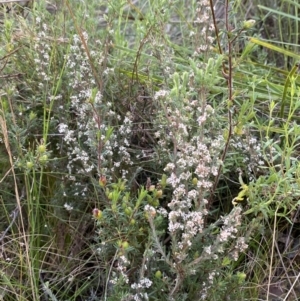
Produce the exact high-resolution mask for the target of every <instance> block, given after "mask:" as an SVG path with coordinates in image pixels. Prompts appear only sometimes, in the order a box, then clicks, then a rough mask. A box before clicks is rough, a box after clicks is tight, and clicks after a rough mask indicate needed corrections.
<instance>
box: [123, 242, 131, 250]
mask: <svg viewBox="0 0 300 301" xmlns="http://www.w3.org/2000/svg"><path fill="white" fill-rule="evenodd" d="M122 248H123V249H124V250H126V249H128V248H129V243H128V241H123V242H122Z"/></svg>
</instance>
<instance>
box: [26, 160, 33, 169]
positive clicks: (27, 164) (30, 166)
mask: <svg viewBox="0 0 300 301" xmlns="http://www.w3.org/2000/svg"><path fill="white" fill-rule="evenodd" d="M26 167H27V168H29V169H31V168H32V167H33V162H31V161H28V162H26Z"/></svg>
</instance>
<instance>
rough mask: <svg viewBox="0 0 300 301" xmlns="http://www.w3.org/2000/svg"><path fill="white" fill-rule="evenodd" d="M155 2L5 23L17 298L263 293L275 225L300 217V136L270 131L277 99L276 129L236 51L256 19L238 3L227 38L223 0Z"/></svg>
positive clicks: (7, 178)
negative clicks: (220, 16) (299, 203)
mask: <svg viewBox="0 0 300 301" xmlns="http://www.w3.org/2000/svg"><path fill="white" fill-rule="evenodd" d="M154 2H155V1H154ZM154 2H153V3H152V2H151V3H150V2H149V3H148V2H147V3H145V4H144V5H141V6H139V4H136V3H134V4H133V3H130V4H129V2H127V1H119V0H118V1H117V0H112V1H110V2H109V3H106V2H103V3H102V2H101V3H100V4H98V2H96V3H94V2H93V1H92V3H88V4H87V3H82V2H80V3H79V2H78V1H74V2H73V1H66V2H65V6H64V7H60V6H59V5H58V7H57V9H58V10H57V14H56V15H50V14H49V13H48V12H47V11H46V10H45V8H47V6H46V4H45V2H43V1H41V2H39V3H35V4H34V7H33V9H32V10H30V9H27V8H25V7H24V8H23V10H22V14H20V13H19V11H13V13H12V16H8V15H6V14H4V23H3V32H1V43H2V44H3V46H5V47H3V48H0V49H1V50H0V56H1V60H0V62H1V61H2V60H3V61H4V64H3V67H1V68H0V69H1V71H3V72H4V73H5V75H4V77H0V79H1V80H2V79H3V78H4V79H5V80H4V81H3V85H1V87H0V89H1V90H0V97H1V109H0V125H1V145H0V147H1V149H2V150H3V154H4V155H3V156H4V159H3V160H2V157H0V164H1V167H3V168H2V169H3V174H2V180H1V185H2V184H3V185H4V186H3V187H4V188H3V204H2V206H3V210H2V211H3V214H1V216H0V217H1V220H2V219H3V220H5V221H6V222H5V223H4V226H3V228H2V226H1V231H2V232H1V236H0V242H1V244H2V245H1V251H0V265H1V277H2V278H1V280H0V281H1V285H0V287H1V291H0V294H1V297H3V298H4V299H5V300H48V299H49V300H50V299H51V300H110V301H113V300H116V301H120V300H124V301H125V300H135V301H139V300H140V301H142V300H225V299H227V298H230V299H232V300H241V299H243V300H246V298H248V297H249V298H250V297H253V295H254V296H256V297H257V293H256V292H255V293H254V294H253V292H251V289H249V288H248V287H247V286H246V285H247V281H248V280H252V279H251V277H253V278H255V277H256V274H255V272H256V271H255V269H253V270H251V273H250V272H248V270H247V267H248V266H249V265H250V264H251V263H252V261H251V260H250V259H249V258H250V257H251V255H252V254H253V252H255V248H256V247H257V245H256V244H258V243H257V241H259V236H260V235H263V233H264V231H265V230H266V228H265V227H264V224H263V223H261V221H262V220H266V221H268V219H269V218H270V217H272V218H273V217H275V218H276V217H277V216H279V215H278V214H281V215H280V216H281V217H283V218H287V219H288V217H287V216H286V215H292V214H294V213H295V210H296V205H295V204H294V203H293V202H294V196H297V195H298V194H297V193H298V189H297V184H298V182H297V181H298V174H299V170H298V169H299V168H298V166H297V163H296V159H295V158H293V156H292V153H293V150H294V149H295V148H296V146H297V143H296V142H297V135H298V134H299V133H298V127H297V126H296V124H292V122H291V120H290V118H289V119H288V122H287V125H286V127H287V128H286V132H288V133H289V134H287V137H288V138H287V137H285V140H284V141H285V142H283V146H282V145H280V143H279V142H278V141H275V139H273V138H272V137H269V136H268V135H267V137H266V138H261V137H259V135H258V134H257V131H258V130H260V131H261V132H262V133H264V131H266V132H267V133H270V132H272V130H271V129H272V122H273V121H277V120H276V118H274V120H273V121H272V120H271V119H273V115H272V114H274V115H276V114H275V113H274V112H276V110H275V104H274V102H272V103H271V105H270V107H269V108H268V110H269V115H268V116H269V117H270V118H269V119H270V120H269V124H268V123H267V122H265V120H263V119H260V116H259V114H256V112H255V110H254V107H255V105H256V97H257V94H256V92H255V91H256V90H255V89H256V84H257V85H258V83H259V82H260V80H258V79H257V78H253V79H249V78H248V77H246V75H247V76H249V77H250V75H249V74H251V72H252V70H251V69H250V68H251V67H249V66H248V65H249V64H248V62H247V64H244V63H243V59H245V57H247V53H244V52H243V53H242V54H241V55H240V56H239V54H238V52H236V53H235V52H234V51H235V47H237V46H238V44H239V43H240V42H241V41H244V39H245V35H247V32H248V30H250V29H251V28H253V26H254V24H255V22H254V21H253V20H248V21H246V22H238V21H237V20H236V19H235V18H236V16H235V15H234V14H233V13H230V12H233V11H234V10H233V9H232V10H231V9H230V7H229V5H228V3H227V5H226V7H227V8H226V9H227V11H225V14H226V15H227V16H228V18H225V21H224V22H223V23H224V24H225V25H224V28H223V29H222V30H220V31H218V28H219V27H218V26H220V25H219V24H217V23H218V22H219V21H220V20H216V19H214V16H213V15H212V11H211V9H212V8H211V5H210V1H204V0H202V1H189V6H190V8H189V9H188V10H186V7H184V6H182V5H183V4H182V3H178V2H174V1H165V0H163V1H158V2H157V3H156V2H155V3H154ZM190 2H191V3H190ZM71 3H72V5H70V4H71ZM101 4H103V5H101ZM89 5H90V6H89ZM179 7H180V9H181V11H182V13H180V11H179ZM233 7H234V6H233ZM223 9H224V8H223ZM60 10H62V11H60ZM24 12H27V14H24ZM95 14H96V16H95ZM65 15H67V17H65ZM26 17H27V18H26ZM231 18H232V19H233V20H234V21H236V22H233V23H234V24H235V27H236V28H233V25H232V24H229V23H230V20H231ZM229 19H230V20H229ZM16 20H19V21H20V22H19V23H16ZM67 20H68V21H67ZM95 20H98V21H99V22H95ZM174 20H179V21H174ZM187 20H188V21H187ZM213 21H214V22H213ZM217 21H218V22H217ZM176 22H177V23H176ZM173 23H174V24H179V25H174V26H173V25H172V26H170V24H173ZM229 25H230V26H229ZM20 28H21V29H22V31H20V30H19V29H20ZM174 31H176V32H175V33H174ZM178 35H179V36H180V37H179V38H178ZM1 64H2V63H1ZM243 68H244V69H243ZM241 70H242V71H241ZM249 70H250V71H249ZM260 72H263V71H261V70H260ZM244 73H245V74H246V75H245V76H244ZM0 76H2V75H0ZM243 76H244V77H243ZM259 76H261V75H260V73H259ZM240 78H242V80H240ZM251 80H252V82H251ZM245 81H247V84H249V87H251V88H252V89H253V91H252V92H253V94H252V95H251V97H249V98H250V100H249V101H248V98H247V97H248V96H247V97H246V96H245V95H248V94H247V93H250V92H249V89H248V87H246V88H245V84H244V82H245ZM290 81H291V82H292V79H290ZM251 84H252V85H251ZM287 90H288V89H287ZM291 90H292V89H291ZM288 91H289V90H288ZM286 93H287V92H286ZM291 94H292V92H291ZM259 95H260V96H261V94H259ZM246 98H247V100H246ZM291 103H292V104H293V105H291V107H290V110H291V112H295V110H296V109H297V107H298V104H297V101H296V100H295V101H294V102H293V101H291ZM282 108H283V109H284V105H282ZM283 111H284V110H283ZM291 114H292V113H291ZM292 115H293V114H292ZM271 117H272V118H271ZM265 128H267V130H266V129H265ZM292 132H294V134H293V135H292V134H291V133H292ZM262 136H263V135H262ZM284 143H285V144H284ZM283 149H287V150H289V151H290V153H289V156H288V158H292V159H291V161H290V160H289V159H286V158H285V157H284V160H283V159H282V160H283V161H284V162H285V165H284V167H282V165H281V170H280V173H278V171H277V170H276V168H277V162H276V160H278V158H279V157H280V156H281V155H282V154H284V150H283ZM266 162H268V163H269V165H270V166H268V167H272V168H270V169H267V168H266V166H265V163H266ZM266 170H267V171H266ZM242 171H243V172H242ZM268 172H269V174H268ZM2 182H3V183H2ZM238 182H239V183H238ZM228 183H229V184H228ZM286 183H289V185H288V187H287V186H286ZM277 184H278V185H277ZM291 187H292V188H293V189H292V190H291ZM239 189H240V190H239ZM291 191H292V192H293V196H291V195H292V193H291ZM1 198H2V197H1ZM264 198H267V199H268V200H267V201H266V200H265V199H264ZM275 207H276V214H275V210H274V208H275ZM16 250H17V251H16ZM24 263H26V264H24ZM254 274H255V277H254V276H253V275H254ZM258 278H259V277H258ZM16 283H17V285H15V284H16ZM2 288H3V289H2ZM241 288H243V289H241ZM2 290H3V291H2Z"/></svg>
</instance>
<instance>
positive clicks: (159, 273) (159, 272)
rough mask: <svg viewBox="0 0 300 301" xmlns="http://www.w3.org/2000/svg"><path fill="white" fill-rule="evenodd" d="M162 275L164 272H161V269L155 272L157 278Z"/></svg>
mask: <svg viewBox="0 0 300 301" xmlns="http://www.w3.org/2000/svg"><path fill="white" fill-rule="evenodd" d="M161 276H162V273H161V271H160V270H158V271H156V272H155V278H157V279H160V278H161Z"/></svg>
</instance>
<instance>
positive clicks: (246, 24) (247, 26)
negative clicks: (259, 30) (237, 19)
mask: <svg viewBox="0 0 300 301" xmlns="http://www.w3.org/2000/svg"><path fill="white" fill-rule="evenodd" d="M254 25H255V20H253V19H250V20H247V21H244V22H243V28H244V29H250V28H252V27H253V26H254Z"/></svg>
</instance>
